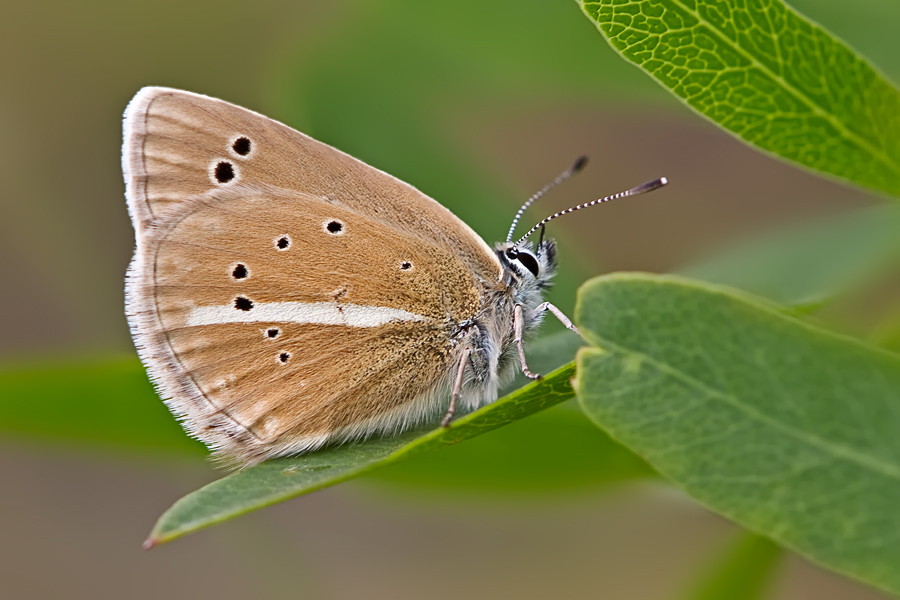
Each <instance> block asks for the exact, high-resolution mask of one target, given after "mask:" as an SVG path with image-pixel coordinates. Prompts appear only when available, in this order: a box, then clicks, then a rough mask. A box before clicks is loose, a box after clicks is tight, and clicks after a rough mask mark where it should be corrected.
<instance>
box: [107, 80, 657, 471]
mask: <svg viewBox="0 0 900 600" xmlns="http://www.w3.org/2000/svg"><path fill="white" fill-rule="evenodd" d="M123 128H124V143H123V152H122V168H123V172H124V177H125V182H126V198H127V202H128V209H129V214H130V216H131V220H132V222H133V225H134V229H135V237H136V250H135V255H134V258H133V260H132V262H131V265H130V267H129V269H128V274H127V277H126V287H125V290H126V294H125V295H126V314H127V316H128V321H129V325H130V328H131V331H132V335H133V338H134V341H135V345H136V347H137V350H138V353H139V355H140V358H141V360H142V362H143V364H144V365H145V367H146V369H147V371H148V374H149V376H150V378H151V380H152V381H153V383H154V384H155V386H156V389H157V391H158V392H159V394H160V395H161V397H162V398H163V399H164V400H165V402H166V404H167V406H168V407H169V409H170V410H171V411H172V413H174V415H175V416H176V417H177V418H178V419H179V420H180V421H181V423H182V425H183V426H184V428H185V429H186V431H187V432H188V433H189V434H190V435H191V436H193V437H196V438H198V439H199V440H201V441H202V442H204V443H205V444H206V445H207V446H208V447H209V448H210V449H211V450H212V451H213V453H214V455H215V456H217V457H219V458H220V459H222V460H224V461H225V462H227V463H230V464H234V465H251V464H254V463H257V462H260V461H262V460H265V459H268V458H272V457H275V456H282V455H289V454H297V453H301V452H306V451H310V450H314V449H316V448H319V447H321V446H323V445H325V444H330V443H339V442H345V441H350V440H358V439H362V438H365V437H367V436H370V435H372V434H379V433H381V434H384V433H391V432H396V431H400V430H403V429H405V428H408V427H412V426H414V425H417V424H420V423H422V422H424V421H427V420H429V419H436V418H437V417H438V416H439V415H440V414H443V415H444V418H443V421H442V424H443V425H444V426H447V425H448V424H449V423H450V420H451V419H452V417H453V415H454V413H455V411H457V410H459V409H460V408H465V409H466V410H472V409H475V408H477V407H479V406H481V405H483V404H485V403H488V402H491V401H493V400H495V399H496V397H497V393H498V389H499V387H500V386H501V385H502V383H503V382H504V381H506V380H507V379H508V378H510V377H511V376H512V375H514V373H515V371H516V369H517V368H518V369H521V370H522V371H523V372H524V373H525V374H526V375H527V376H529V377H532V378H535V377H537V375H535V374H533V373H531V371H529V369H528V367H527V363H526V361H525V355H524V351H523V339H524V337H525V336H526V335H527V334H528V333H529V332H531V331H533V330H534V329H535V328H536V327H537V326H538V324H539V323H540V322H541V320H542V318H543V316H544V314H545V313H546V312H547V311H551V312H552V313H554V314H555V315H556V316H557V317H559V318H560V320H561V321H562V322H563V323H564V324H565V325H566V326H567V327H569V328H570V329H573V330H575V327H574V326H573V325H572V323H571V322H570V321H569V319H568V318H566V317H565V315H564V314H563V313H562V312H560V311H559V310H558V309H556V307H554V306H553V305H551V304H549V303H547V302H545V301H544V300H543V294H544V291H545V290H546V289H547V288H548V286H549V285H550V279H551V278H552V277H553V274H554V272H555V270H556V244H555V242H554V241H553V240H549V239H543V225H544V224H545V223H546V222H547V221H549V220H550V219H552V218H556V217H557V216H560V215H562V214H565V213H566V212H571V211H572V210H577V209H579V208H584V207H586V206H589V205H593V204H596V203H599V202H603V201H606V200H608V199H612V198H617V197H621V196H624V195H634V194H636V193H642V192H645V191H649V190H650V189H656V187H659V186H661V185H663V184H664V183H665V179H659V180H656V181H655V182H649V183H648V184H644V186H641V187H639V188H634V189H632V190H629V191H627V192H623V193H621V194H617V195H615V196H610V197H607V198H602V199H599V200H595V201H593V202H591V203H587V204H584V205H579V206H578V207H573V208H572V209H568V210H567V211H562V212H560V213H557V214H555V215H551V217H548V218H547V219H545V220H544V221H542V222H541V223H539V224H538V225H537V226H535V228H533V229H532V230H531V231H530V232H529V233H528V234H526V236H524V237H523V238H521V239H520V240H519V241H516V242H511V241H510V240H509V239H507V241H506V242H503V243H500V244H497V245H496V246H494V247H491V246H489V245H488V244H487V243H485V242H484V240H482V239H481V237H479V236H478V234H476V233H475V232H474V231H473V230H472V229H471V228H470V227H469V226H468V225H466V224H465V223H463V222H462V221H461V220H460V219H458V218H457V217H456V216H454V215H453V214H452V213H451V212H450V211H449V210H447V209H446V208H444V207H443V206H442V205H440V204H439V203H437V202H436V201H434V200H432V199H431V198H429V197H428V196H426V195H425V194H423V193H421V192H420V191H418V190H417V189H415V188H414V187H412V186H410V185H408V184H406V183H404V182H402V181H400V180H398V179H396V178H394V177H392V176H390V175H388V174H387V173H384V172H382V171H379V170H378V169H375V168H373V167H370V166H368V165H366V164H364V163H362V162H360V161H359V160H356V159H355V158H352V157H351V156H348V155H347V154H344V153H342V152H340V151H338V150H336V149H334V148H332V147H330V146H327V145H325V144H323V143H321V142H318V141H315V140H313V139H312V138H310V137H308V136H306V135H303V134H302V133H299V132H298V131H295V130H294V129H291V128H290V127H287V126H285V125H283V124H281V123H278V122H276V121H274V120H272V119H269V118H267V117H264V116H262V115H260V114H258V113H255V112H252V111H250V110H246V109H243V108H240V107H238V106H235V105H233V104H229V103H227V102H224V101H221V100H217V99H214V98H210V97H207V96H202V95H199V94H194V93H190V92H185V91H179V90H174V89H168V88H161V87H147V88H144V89H142V90H140V92H138V94H137V95H136V96H135V97H134V99H133V100H132V101H131V102H130V104H129V105H128V108H127V110H126V112H125V117H124V127H123ZM581 166H583V161H580V163H579V164H576V166H575V167H573V168H572V169H570V170H569V171H567V172H566V173H564V174H563V175H562V176H561V178H563V179H564V178H565V177H567V176H568V175H570V174H571V173H572V172H574V171H576V170H578V169H580V168H581ZM558 180H561V179H560V178H558ZM548 187H550V186H548ZM545 189H546V188H545ZM539 195H540V194H537V195H536V196H535V197H533V198H532V199H531V200H529V202H528V203H526V205H525V206H523V208H522V210H520V211H519V214H518V215H517V216H516V219H515V220H514V223H513V227H512V228H511V230H510V236H509V238H511V237H512V229H513V228H514V227H515V224H516V222H517V221H518V219H519V217H520V216H521V214H522V211H524V209H525V208H527V206H528V205H529V204H530V202H532V201H533V200H534V199H535V198H536V197H537V196H539ZM538 227H540V229H541V233H542V235H541V240H540V241H539V242H538V243H536V244H533V243H532V242H530V241H527V240H526V238H527V237H528V236H529V235H530V234H531V233H533V232H534V231H536V230H537V228H538Z"/></svg>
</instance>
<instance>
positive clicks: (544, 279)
mask: <svg viewBox="0 0 900 600" xmlns="http://www.w3.org/2000/svg"><path fill="white" fill-rule="evenodd" d="M497 257H498V258H499V259H500V263H501V264H502V265H503V267H504V270H505V271H506V272H507V273H509V274H510V276H511V277H512V279H513V280H515V281H518V282H520V283H523V284H524V283H528V284H532V285H537V286H538V287H539V288H546V287H548V286H549V285H550V279H551V278H552V277H553V275H555V274H556V242H555V241H553V240H542V241H541V242H540V243H538V245H537V248H535V246H534V244H532V243H531V242H523V243H518V244H512V243H510V242H504V243H501V244H497Z"/></svg>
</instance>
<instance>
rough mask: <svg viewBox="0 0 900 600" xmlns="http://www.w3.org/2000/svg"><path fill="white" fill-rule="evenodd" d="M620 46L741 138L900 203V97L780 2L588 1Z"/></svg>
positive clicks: (591, 15)
mask: <svg viewBox="0 0 900 600" xmlns="http://www.w3.org/2000/svg"><path fill="white" fill-rule="evenodd" d="M579 4H580V5H581V7H582V9H583V10H584V12H585V14H586V15H587V16H588V18H590V19H591V20H592V21H593V22H594V23H595V25H596V26H597V28H598V29H599V30H600V31H601V32H602V33H603V35H604V36H605V37H606V39H607V41H608V42H609V43H610V45H612V47H613V48H614V49H615V50H616V51H618V52H619V53H620V54H621V55H622V56H623V57H624V58H626V59H628V60H630V61H631V62H633V63H635V64H636V65H638V66H639V67H641V68H642V69H644V70H645V71H646V72H647V73H649V74H650V75H651V76H652V77H653V78H655V79H656V80H657V81H658V82H659V83H660V84H662V85H663V86H664V87H666V88H668V89H669V90H670V91H671V92H672V93H673V94H675V95H676V96H677V97H678V98H680V99H681V100H682V101H684V102H685V103H686V104H687V105H688V106H690V107H691V108H693V109H694V110H696V111H697V112H699V113H700V114H701V115H703V116H705V117H707V118H708V119H709V120H711V121H713V122H714V123H716V124H718V125H719V126H721V127H723V128H724V129H726V130H727V131H729V132H731V133H733V134H734V135H736V136H738V137H739V138H740V139H742V140H744V141H746V142H748V143H750V144H752V145H754V146H756V147H757V148H759V149H761V150H764V151H766V152H769V153H772V154H774V155H776V156H779V157H781V158H784V159H787V160H790V161H793V162H795V163H797V164H799V165H802V166H804V167H807V168H809V169H813V170H816V171H819V172H821V173H824V174H828V175H831V176H834V177H839V178H842V179H845V180H848V181H852V182H855V183H858V184H860V185H864V186H867V187H869V188H872V189H875V190H879V191H882V192H886V193H888V194H892V195H894V196H897V195H900V93H898V91H897V89H896V88H895V87H894V86H892V85H891V84H890V83H889V82H888V81H887V79H885V77H884V76H883V75H882V74H881V73H880V72H878V71H877V70H876V69H875V68H873V67H872V66H871V65H870V64H869V63H868V62H866V60H865V59H863V58H862V57H860V56H859V55H858V54H856V53H855V52H854V51H853V50H852V49H850V48H849V47H847V46H846V45H845V44H844V43H843V42H841V41H840V40H838V39H837V38H835V37H834V36H832V35H831V34H830V33H828V32H827V31H825V30H824V29H822V28H821V27H818V26H817V25H815V24H813V23H812V22H810V21H808V20H807V19H805V18H804V17H803V16H802V15H800V14H798V13H796V12H795V11H793V10H791V9H790V8H788V7H787V6H786V5H785V4H784V3H783V2H781V1H780V0H760V1H757V2H747V1H746V0H599V1H594V2H588V1H585V0H579Z"/></svg>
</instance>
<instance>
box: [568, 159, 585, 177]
mask: <svg viewBox="0 0 900 600" xmlns="http://www.w3.org/2000/svg"><path fill="white" fill-rule="evenodd" d="M587 162H588V157H587V155H584V156H579V157H578V160H576V161H575V164H574V165H572V168H571V169H569V170H570V171H571V172H572V173H577V172H579V171H580V170H582V169H583V168H584V167H585V165H587Z"/></svg>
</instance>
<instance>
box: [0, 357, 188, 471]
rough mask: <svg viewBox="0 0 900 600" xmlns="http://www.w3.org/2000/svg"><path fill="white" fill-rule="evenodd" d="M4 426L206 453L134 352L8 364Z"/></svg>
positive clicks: (0, 422)
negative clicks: (176, 416)
mask: <svg viewBox="0 0 900 600" xmlns="http://www.w3.org/2000/svg"><path fill="white" fill-rule="evenodd" d="M0 431H3V432H6V433H7V434H13V435H17V436H28V437H38V438H44V439H56V440H66V441H70V442H71V441H75V442H95V443H96V442H100V443H103V444H113V445H116V446H119V447H124V448H130V449H134V450H155V451H165V452H177V453H182V452H188V453H191V454H194V455H195V456H202V455H203V454H204V453H205V450H204V448H203V445H202V444H200V443H199V442H196V441H194V440H192V439H191V438H189V437H188V436H187V435H185V433H184V431H183V430H182V429H181V427H180V426H179V425H178V422H177V421H176V420H175V419H173V418H172V415H171V414H170V413H169V411H168V410H167V409H166V407H165V405H164V404H163V403H162V402H161V401H160V399H159V396H157V395H156V392H155V391H154V390H153V386H151V385H150V382H149V381H148V379H147V375H146V373H145V372H144V367H143V366H141V363H140V361H138V359H137V358H136V357H113V358H101V357H98V358H94V359H90V360H69V361H53V362H49V363H41V364H36V363H32V364H27V365H5V366H4V369H3V371H0Z"/></svg>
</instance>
